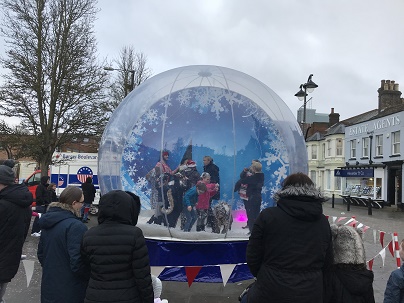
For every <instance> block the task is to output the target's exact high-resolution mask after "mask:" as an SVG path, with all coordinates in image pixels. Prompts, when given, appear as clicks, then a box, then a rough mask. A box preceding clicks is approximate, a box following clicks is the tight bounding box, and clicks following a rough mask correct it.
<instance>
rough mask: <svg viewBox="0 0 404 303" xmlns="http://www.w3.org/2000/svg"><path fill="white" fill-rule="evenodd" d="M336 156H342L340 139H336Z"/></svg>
mask: <svg viewBox="0 0 404 303" xmlns="http://www.w3.org/2000/svg"><path fill="white" fill-rule="evenodd" d="M336 155H337V156H342V139H341V138H338V139H337V152H336Z"/></svg>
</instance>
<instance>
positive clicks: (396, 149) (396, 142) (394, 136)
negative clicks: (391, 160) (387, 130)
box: [391, 131, 400, 155]
mask: <svg viewBox="0 0 404 303" xmlns="http://www.w3.org/2000/svg"><path fill="white" fill-rule="evenodd" d="M391 153H392V155H397V154H400V132H399V131H398V132H392V133H391Z"/></svg>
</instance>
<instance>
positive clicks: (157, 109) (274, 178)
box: [99, 65, 307, 239]
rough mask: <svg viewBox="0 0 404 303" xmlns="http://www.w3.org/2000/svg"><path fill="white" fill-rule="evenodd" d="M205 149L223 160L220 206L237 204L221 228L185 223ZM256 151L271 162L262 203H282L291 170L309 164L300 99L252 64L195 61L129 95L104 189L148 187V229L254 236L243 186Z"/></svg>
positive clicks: (111, 145)
mask: <svg viewBox="0 0 404 303" xmlns="http://www.w3.org/2000/svg"><path fill="white" fill-rule="evenodd" d="M163 154H164V155H168V157H166V158H165V159H166V164H167V165H168V166H169V167H170V169H171V170H172V173H171V174H165V176H164V177H163V175H162V174H158V176H157V175H156V172H155V169H154V168H155V167H156V164H157V163H158V161H160V158H161V157H162V156H163ZM205 156H210V157H211V158H212V159H213V163H214V164H215V165H216V166H217V167H218V168H219V177H220V182H218V183H219V189H220V190H219V196H217V195H216V196H214V198H213V200H212V201H211V209H214V208H215V206H216V205H217V204H222V205H225V206H228V208H226V209H225V211H229V212H230V215H231V216H232V218H233V220H231V221H232V222H230V219H229V218H228V217H226V222H225V223H224V224H227V225H228V226H227V228H224V229H220V230H219V232H218V231H215V230H213V227H212V226H210V225H209V224H208V225H207V226H206V228H204V230H198V229H197V226H196V224H194V226H192V229H191V232H190V233H185V232H184V231H182V230H181V227H182V228H183V224H184V222H181V221H184V219H181V218H182V217H183V216H182V215H179V216H178V217H177V216H176V215H174V213H175V212H177V213H178V214H179V213H180V212H181V211H182V210H183V201H182V200H183V195H184V193H185V192H186V190H188V189H189V186H190V184H189V180H188V179H189V178H188V179H187V178H186V177H184V176H185V172H186V170H190V169H192V170H193V171H195V169H196V171H197V173H198V175H199V176H200V175H201V174H202V173H203V172H204V163H203V159H204V157H205ZM252 160H258V161H259V162H260V163H261V164H262V172H263V174H264V185H263V187H262V203H261V209H263V208H266V207H272V206H274V203H275V202H274V200H273V195H274V193H275V192H276V191H277V190H278V189H279V188H280V186H281V183H282V181H283V180H284V179H285V178H286V176H288V175H289V174H290V173H293V172H298V171H302V172H305V173H307V156H306V149H305V144H304V140H303V137H302V133H301V131H300V127H299V126H298V124H297V122H296V119H295V117H294V116H293V114H292V113H291V111H290V109H289V108H288V107H287V106H286V104H285V103H284V102H283V101H282V100H281V99H280V98H279V96H277V95H276V94H275V93H274V92H273V91H272V90H271V89H270V88H269V87H268V86H266V85H264V84H263V83H261V82H259V81H258V80H256V79H254V78H252V77H250V76H248V75H246V74H244V73H241V72H238V71H235V70H232V69H228V68H224V67H217V66H206V65H199V66H187V67H181V68H177V69H173V70H170V71H167V72H164V73H161V74H159V75H157V76H154V77H152V78H151V79H149V80H147V81H145V82H144V83H143V84H142V85H140V86H139V87H138V88H136V89H135V90H134V91H132V92H131V93H130V94H129V95H128V96H127V97H126V98H125V99H124V100H123V101H122V102H121V104H120V106H119V107H118V108H117V109H116V111H115V112H114V113H113V115H112V117H111V119H110V121H109V123H108V125H107V128H106V130H105V132H104V135H103V138H102V141H101V145H100V150H99V183H100V188H101V192H102V193H105V192H108V191H110V190H113V189H122V190H125V191H130V192H133V193H135V194H136V195H138V196H139V197H140V199H141V204H142V211H141V215H140V218H139V224H140V225H142V229H144V232H145V235H146V236H147V235H149V236H156V237H164V236H167V237H175V238H184V239H210V238H227V237H230V238H235V237H244V238H245V237H246V236H247V231H248V230H247V231H245V230H243V228H242V227H244V226H245V221H246V220H247V218H246V214H245V206H244V202H243V201H244V200H243V199H242V197H241V196H240V193H239V192H238V191H234V188H235V185H236V183H237V181H238V180H239V179H240V173H241V172H242V171H243V169H244V168H248V167H250V165H251V163H252ZM187 183H188V184H187ZM192 185H193V184H192ZM163 188H164V189H163ZM159 191H160V192H159ZM156 208H157V209H156ZM173 215H174V220H175V222H174V223H173V222H172V220H173V218H172V216H173ZM210 215H211V216H212V214H210ZM213 215H216V213H214V214H213ZM158 216H161V220H160V219H159V220H156V218H157V217H158ZM170 218H171V222H170ZM167 220H168V221H167ZM169 222H170V223H169ZM143 224H144V225H143ZM145 230H146V231H145ZM212 231H213V232H212Z"/></svg>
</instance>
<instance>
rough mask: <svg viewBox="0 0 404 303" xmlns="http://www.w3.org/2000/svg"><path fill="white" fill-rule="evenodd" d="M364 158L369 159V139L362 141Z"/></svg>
mask: <svg viewBox="0 0 404 303" xmlns="http://www.w3.org/2000/svg"><path fill="white" fill-rule="evenodd" d="M362 157H364V158H369V138H363V139H362Z"/></svg>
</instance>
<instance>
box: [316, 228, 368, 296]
mask: <svg viewBox="0 0 404 303" xmlns="http://www.w3.org/2000/svg"><path fill="white" fill-rule="evenodd" d="M331 234H332V242H333V265H332V266H331V267H329V268H328V269H327V270H326V271H325V275H324V282H325V283H324V286H325V292H324V301H323V302H324V303H365V302H366V303H374V302H375V298H374V295H373V272H372V271H370V270H368V269H367V268H366V256H365V247H364V245H363V240H362V236H363V231H362V230H361V229H356V228H354V227H352V226H348V225H342V226H337V225H336V224H332V225H331Z"/></svg>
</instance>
